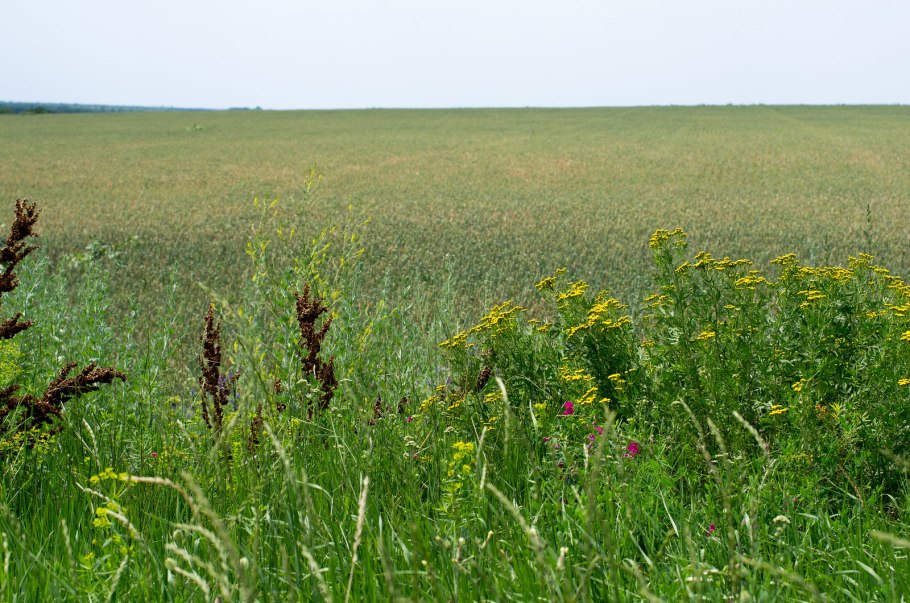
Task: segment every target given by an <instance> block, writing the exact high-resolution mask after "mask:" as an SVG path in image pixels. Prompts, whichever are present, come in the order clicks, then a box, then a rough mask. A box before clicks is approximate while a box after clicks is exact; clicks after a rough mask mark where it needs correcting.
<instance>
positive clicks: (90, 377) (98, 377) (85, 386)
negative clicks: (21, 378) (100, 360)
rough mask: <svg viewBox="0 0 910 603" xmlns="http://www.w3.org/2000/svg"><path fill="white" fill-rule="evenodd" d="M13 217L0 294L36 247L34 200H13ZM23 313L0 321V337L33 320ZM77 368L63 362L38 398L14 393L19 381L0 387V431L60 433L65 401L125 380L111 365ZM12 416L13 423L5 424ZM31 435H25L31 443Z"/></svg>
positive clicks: (0, 252)
mask: <svg viewBox="0 0 910 603" xmlns="http://www.w3.org/2000/svg"><path fill="white" fill-rule="evenodd" d="M15 212H16V217H15V219H14V220H13V225H12V228H11V229H10V234H9V236H8V237H7V239H6V244H5V245H4V247H3V248H2V249H0V264H2V269H3V273H2V274H0V296H2V295H3V294H4V293H10V292H12V291H13V290H14V289H15V288H16V287H17V286H18V285H19V277H18V276H17V275H16V272H15V269H16V267H17V266H18V265H19V262H21V261H22V260H23V259H24V258H25V257H26V256H27V255H28V254H30V253H31V252H32V251H34V250H35V249H37V247H35V246H34V245H28V244H27V243H26V240H27V239H28V238H29V237H33V236H37V235H36V234H35V233H34V232H33V230H32V228H33V227H34V225H35V222H36V221H37V220H38V213H39V212H38V210H37V209H36V207H35V204H34V203H29V202H28V201H27V200H21V199H17V200H16V208H15ZM21 317H22V314H21V313H19V312H17V313H16V315H15V316H13V317H12V318H9V319H7V320H4V321H3V322H2V323H0V339H11V338H12V337H14V336H15V335H17V334H18V333H21V332H22V331H24V330H25V329H27V328H29V327H30V326H32V321H30V320H26V321H23V322H19V319H20V318H21ZM74 368H76V363H75V362H70V363H68V364H66V366H64V367H63V368H62V369H61V370H60V373H59V374H58V375H57V377H55V378H54V379H53V380H52V381H51V382H50V383H49V384H48V386H47V388H46V389H45V390H44V394H43V395H42V396H41V397H40V398H36V397H34V396H32V395H29V394H26V395H24V396H18V395H16V392H17V391H19V386H18V385H11V386H9V387H7V388H5V389H3V390H2V391H0V432H3V431H18V432H27V431H31V430H33V429H36V428H37V429H44V431H45V432H46V433H51V434H54V433H59V432H60V430H61V429H63V425H60V424H57V425H54V424H55V423H56V422H57V421H58V420H60V419H62V418H63V407H64V405H65V404H66V402H67V401H69V400H70V399H72V398H76V397H79V396H81V395H83V394H87V393H89V392H93V391H96V390H97V389H98V387H99V386H100V385H101V384H105V383H108V384H109V383H112V382H113V381H114V379H120V380H122V381H125V380H126V375H124V374H123V373H122V372H120V371H118V370H116V369H114V368H105V367H99V366H97V365H96V364H95V363H94V362H93V363H91V364H89V365H88V366H87V367H85V368H84V369H82V370H81V371H79V372H78V373H77V374H76V375H75V376H74V377H68V375H69V374H70V373H71V372H72V371H73V369H74ZM10 417H12V419H11V421H12V424H7V420H8V418H10ZM33 441H34V438H31V437H30V438H29V439H27V442H28V443H33Z"/></svg>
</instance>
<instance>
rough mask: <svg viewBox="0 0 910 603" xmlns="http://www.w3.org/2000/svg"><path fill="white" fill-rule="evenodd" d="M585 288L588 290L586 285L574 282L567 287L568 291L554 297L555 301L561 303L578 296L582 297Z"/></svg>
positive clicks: (581, 282) (582, 282)
mask: <svg viewBox="0 0 910 603" xmlns="http://www.w3.org/2000/svg"><path fill="white" fill-rule="evenodd" d="M587 288H588V283H586V282H584V281H576V282H574V283H571V284H570V285H569V289H568V290H567V291H564V292H563V293H560V294H559V295H557V296H556V301H557V302H561V301H564V300H567V299H571V298H573V297H578V296H580V295H584V292H585V290H586V289H587Z"/></svg>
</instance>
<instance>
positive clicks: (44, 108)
mask: <svg viewBox="0 0 910 603" xmlns="http://www.w3.org/2000/svg"><path fill="white" fill-rule="evenodd" d="M209 110H210V109H186V108H179V107H136V106H129V105H81V104H78V103H27V102H11V101H0V114H10V113H18V114H32V115H34V114H42V113H126V112H131V111H209Z"/></svg>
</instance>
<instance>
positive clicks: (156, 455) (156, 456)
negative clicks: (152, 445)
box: [152, 450, 158, 459]
mask: <svg viewBox="0 0 910 603" xmlns="http://www.w3.org/2000/svg"><path fill="white" fill-rule="evenodd" d="M152 458H153V459H157V458H158V453H157V452H155V451H154V450H153V451H152Z"/></svg>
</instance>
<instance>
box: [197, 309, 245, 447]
mask: <svg viewBox="0 0 910 603" xmlns="http://www.w3.org/2000/svg"><path fill="white" fill-rule="evenodd" d="M203 321H204V323H205V327H204V330H203V332H202V356H201V357H200V358H199V365H200V366H201V367H202V374H201V375H200V376H199V389H200V390H201V391H202V418H203V420H204V421H205V424H206V425H207V426H208V428H209V429H212V430H214V431H215V432H220V431H221V425H222V422H223V421H224V407H225V406H227V403H228V392H229V391H230V390H231V389H232V388H233V386H234V384H235V382H236V381H237V378H238V377H240V373H239V372H234V373H229V374H228V375H222V374H221V324H220V323H219V324H218V325H217V326H215V306H214V304H212V305H210V306H209V311H208V312H207V313H206V315H205V318H204V319H203ZM208 400H211V403H212V406H211V409H209V405H208Z"/></svg>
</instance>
